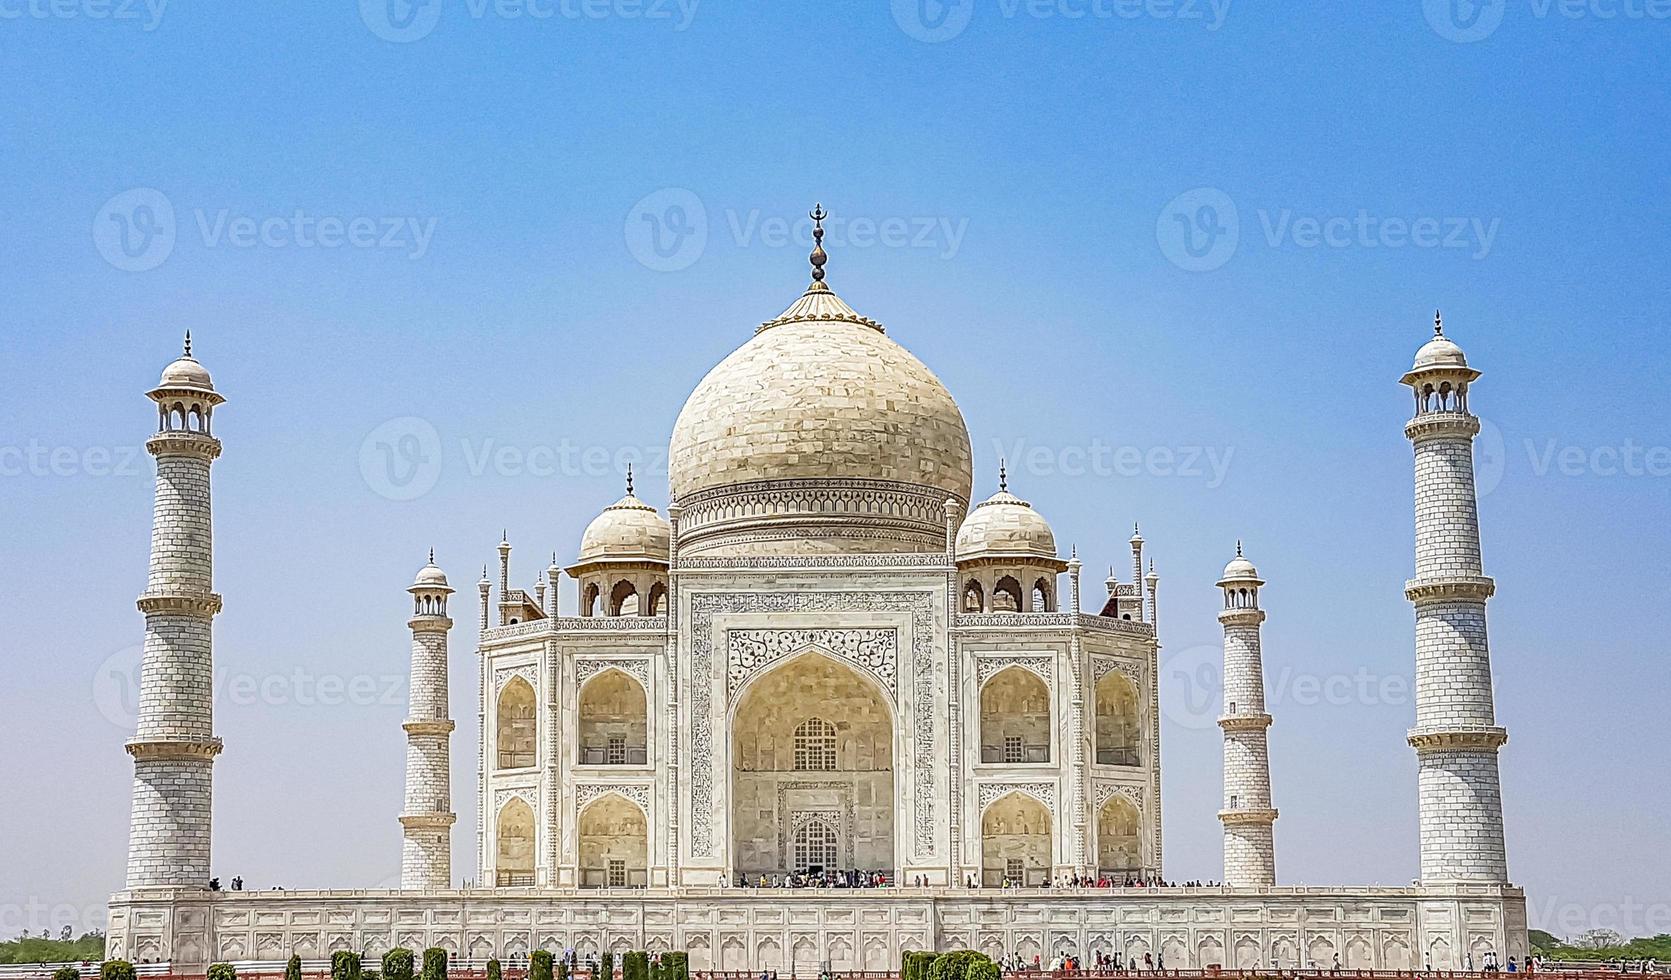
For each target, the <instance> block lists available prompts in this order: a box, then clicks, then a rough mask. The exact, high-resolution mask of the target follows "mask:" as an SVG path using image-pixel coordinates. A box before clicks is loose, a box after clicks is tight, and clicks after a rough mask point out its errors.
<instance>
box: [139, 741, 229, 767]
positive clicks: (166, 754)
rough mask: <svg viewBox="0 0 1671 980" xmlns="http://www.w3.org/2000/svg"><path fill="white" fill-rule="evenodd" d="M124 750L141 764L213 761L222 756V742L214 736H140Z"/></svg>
mask: <svg viewBox="0 0 1671 980" xmlns="http://www.w3.org/2000/svg"><path fill="white" fill-rule="evenodd" d="M123 748H125V749H127V750H128V754H129V755H131V756H133V757H134V759H135V760H136V761H140V762H159V761H170V760H182V759H184V760H192V759H201V760H204V761H208V760H212V759H214V757H215V756H217V755H220V750H221V741H220V739H218V738H215V737H214V736H193V735H153V736H147V735H139V736H135V737H134V738H130V739H128V740H127V742H126V743H124V745H123Z"/></svg>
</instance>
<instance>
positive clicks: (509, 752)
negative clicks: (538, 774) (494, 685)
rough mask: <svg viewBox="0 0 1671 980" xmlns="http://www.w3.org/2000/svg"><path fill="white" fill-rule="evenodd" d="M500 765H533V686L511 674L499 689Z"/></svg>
mask: <svg viewBox="0 0 1671 980" xmlns="http://www.w3.org/2000/svg"><path fill="white" fill-rule="evenodd" d="M498 728H499V740H498V741H499V766H498V768H500V769H530V768H532V767H533V766H534V761H535V760H534V740H535V718H534V686H533V685H532V684H529V683H528V682H527V681H525V680H523V679H522V678H520V677H513V678H511V680H510V683H508V684H506V685H505V689H504V690H503V691H501V692H500V693H499V726H498Z"/></svg>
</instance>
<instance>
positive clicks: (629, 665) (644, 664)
mask: <svg viewBox="0 0 1671 980" xmlns="http://www.w3.org/2000/svg"><path fill="white" fill-rule="evenodd" d="M606 670H618V671H620V672H621V673H623V674H626V675H627V676H628V677H631V678H634V679H635V680H637V681H638V683H639V684H641V685H643V686H644V687H645V688H648V687H649V686H650V661H649V659H648V658H644V657H635V658H632V659H626V660H576V661H575V662H574V680H575V683H576V684H584V683H586V681H587V679H588V678H590V677H591V676H592V675H593V674H599V673H602V672H603V671H606Z"/></svg>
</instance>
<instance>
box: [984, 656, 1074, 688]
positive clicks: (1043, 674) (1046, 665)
mask: <svg viewBox="0 0 1671 980" xmlns="http://www.w3.org/2000/svg"><path fill="white" fill-rule="evenodd" d="M1010 667H1022V668H1024V669H1026V670H1030V671H1032V672H1033V673H1035V674H1037V675H1038V676H1039V677H1040V678H1041V679H1042V680H1043V681H1044V683H1045V684H1046V685H1047V686H1054V684H1055V679H1056V661H1055V658H1053V657H980V658H977V659H976V660H975V686H976V687H981V686H983V685H985V684H986V682H987V681H989V680H991V679H992V676H993V675H994V674H996V673H998V672H999V671H1000V670H1007V669H1009V668H1010Z"/></svg>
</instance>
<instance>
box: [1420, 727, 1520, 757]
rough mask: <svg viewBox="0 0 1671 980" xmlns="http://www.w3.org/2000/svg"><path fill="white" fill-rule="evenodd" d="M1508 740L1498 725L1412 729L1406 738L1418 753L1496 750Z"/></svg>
mask: <svg viewBox="0 0 1671 980" xmlns="http://www.w3.org/2000/svg"><path fill="white" fill-rule="evenodd" d="M1508 740H1509V733H1508V730H1507V729H1505V728H1502V727H1500V726H1498V725H1440V726H1434V727H1431V728H1412V729H1410V733H1409V735H1408V736H1407V737H1406V741H1408V742H1409V743H1410V747H1411V748H1413V749H1415V750H1416V751H1418V752H1420V751H1422V750H1424V749H1432V750H1441V749H1496V748H1498V747H1499V746H1501V745H1502V744H1503V743H1505V742H1507V741H1508Z"/></svg>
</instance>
